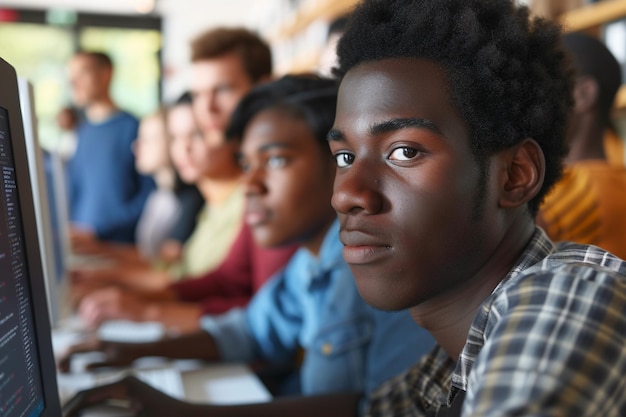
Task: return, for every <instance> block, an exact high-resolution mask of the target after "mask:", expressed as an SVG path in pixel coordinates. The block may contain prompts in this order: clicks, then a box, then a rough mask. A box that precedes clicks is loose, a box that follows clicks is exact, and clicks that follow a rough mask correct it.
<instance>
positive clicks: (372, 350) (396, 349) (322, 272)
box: [201, 221, 434, 395]
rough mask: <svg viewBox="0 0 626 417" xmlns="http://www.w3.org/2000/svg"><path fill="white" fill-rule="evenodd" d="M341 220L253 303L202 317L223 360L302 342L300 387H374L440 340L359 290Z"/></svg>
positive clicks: (289, 351)
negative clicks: (345, 251)
mask: <svg viewBox="0 0 626 417" xmlns="http://www.w3.org/2000/svg"><path fill="white" fill-rule="evenodd" d="M341 251H342V244H341V242H340V241H339V223H338V222H337V221H336V222H335V223H334V224H333V225H332V227H331V228H330V230H329V231H328V233H327V234H326V237H325V239H324V242H323V243H322V247H321V249H320V253H319V257H318V258H316V257H314V256H313V255H312V254H311V253H310V252H309V251H307V250H306V249H299V250H298V251H297V252H296V253H295V254H294V256H293V257H292V258H291V260H290V261H289V262H288V264H287V266H286V267H285V269H284V270H283V271H282V272H280V273H279V274H278V275H276V276H274V277H273V278H272V279H271V280H270V281H268V282H267V283H266V284H265V285H264V286H263V287H262V288H261V290H260V291H259V292H258V293H257V294H256V295H255V296H254V298H253V299H252V301H251V303H250V305H249V306H248V308H247V309H245V310H244V309H237V310H231V311H230V312H229V313H226V314H224V315H222V316H217V317H210V316H205V317H203V318H202V320H201V323H202V327H203V328H204V329H205V330H206V331H208V332H209V333H210V334H211V335H212V336H213V337H214V338H215V341H216V343H217V345H218V348H219V350H220V353H221V355H222V358H223V359H224V360H233V361H251V360H254V359H265V360H269V361H284V360H285V359H286V358H289V357H291V356H292V355H293V354H294V352H296V351H297V349H298V348H299V347H302V348H304V349H305V351H306V354H305V358H304V362H303V364H302V367H301V381H300V382H301V388H302V394H305V395H312V394H321V393H329V392H340V391H350V392H366V393H368V392H370V391H371V390H372V389H373V388H375V387H376V386H378V385H379V384H380V383H382V382H383V381H384V380H386V379H388V378H389V377H391V376H392V375H395V374H397V373H399V372H401V371H402V370H405V369H407V368H408V367H409V366H411V365H412V364H413V363H415V362H416V361H417V360H418V359H419V358H420V357H421V356H422V355H423V354H425V353H427V352H428V351H430V349H431V348H432V346H433V344H434V341H433V339H432V337H431V336H430V334H429V333H427V332H426V331H425V330H423V329H422V328H420V327H419V326H418V325H417V324H415V322H414V321H413V320H412V318H411V316H410V314H409V313H408V311H402V312H394V313H389V312H382V311H378V310H375V309H374V308H372V307H370V306H368V305H367V304H366V303H365V302H364V301H363V299H362V298H361V297H360V295H359V293H358V291H357V288H356V284H355V282H354V278H353V276H352V273H351V272H350V269H349V267H348V265H347V264H346V263H345V261H344V260H343V258H342V256H341Z"/></svg>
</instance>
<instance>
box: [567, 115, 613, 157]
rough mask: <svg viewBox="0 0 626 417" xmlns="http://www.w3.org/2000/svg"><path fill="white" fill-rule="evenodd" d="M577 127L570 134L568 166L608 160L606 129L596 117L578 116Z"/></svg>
mask: <svg viewBox="0 0 626 417" xmlns="http://www.w3.org/2000/svg"><path fill="white" fill-rule="evenodd" d="M576 117H578V120H577V121H576V127H575V128H574V129H573V130H570V132H569V147H570V149H569V152H568V154H567V157H566V158H565V163H566V164H572V163H575V162H580V161H585V160H590V159H595V160H606V154H605V152H604V134H605V131H606V127H605V125H604V123H601V122H600V121H599V120H598V119H597V118H596V117H592V116H589V115H577V116H576Z"/></svg>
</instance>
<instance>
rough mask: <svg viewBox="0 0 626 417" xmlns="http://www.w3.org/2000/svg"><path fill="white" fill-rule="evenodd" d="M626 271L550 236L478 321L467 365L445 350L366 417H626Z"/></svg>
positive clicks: (393, 387)
mask: <svg viewBox="0 0 626 417" xmlns="http://www.w3.org/2000/svg"><path fill="white" fill-rule="evenodd" d="M625 277H626V263H625V262H624V261H622V260H621V259H619V258H616V257H615V256H613V255H611V254H610V253H608V252H606V251H604V250H602V249H600V248H597V247H594V246H586V245H576V244H572V243H561V244H559V245H556V246H555V245H554V244H553V243H552V242H551V241H550V240H549V239H548V238H547V237H546V235H545V234H544V232H543V231H542V230H541V229H537V230H536V232H535V234H534V236H533V238H532V240H531V242H530V243H529V245H528V246H527V248H526V250H525V251H524V253H523V254H522V256H521V257H520V259H519V260H518V262H517V264H516V265H515V266H514V267H513V268H512V269H511V271H510V272H509V274H508V275H507V276H506V277H505V279H504V280H503V281H502V282H501V283H500V284H499V286H498V287H497V288H496V289H495V290H494V292H493V294H492V295H491V296H490V297H489V298H488V299H487V300H485V302H484V303H483V305H482V307H481V310H480V311H479V313H478V315H477V316H476V318H475V319H474V322H473V323H472V326H471V328H470V331H469V333H468V336H467V341H466V344H465V347H464V348H463V351H462V353H461V355H460V357H459V360H458V361H457V362H456V364H455V363H454V361H453V360H452V359H451V358H450V357H448V356H447V355H446V353H445V352H444V351H443V350H442V349H441V348H439V347H435V349H434V350H433V351H432V352H431V354H429V355H428V356H427V357H425V358H423V359H422V360H421V361H420V362H419V363H418V364H417V365H415V366H414V367H413V368H411V369H410V370H408V371H407V372H406V373H405V374H403V375H400V376H398V377H396V378H395V379H393V380H390V381H388V382H387V383H385V384H383V385H382V386H381V387H380V388H379V389H378V390H377V391H375V392H374V393H373V394H372V396H371V398H370V402H369V408H368V410H367V412H366V415H368V416H372V417H378V416H424V417H435V416H437V413H438V412H440V411H441V410H445V409H446V408H447V407H448V406H449V404H450V402H451V401H452V399H453V398H454V396H455V394H456V392H457V390H463V391H467V396H466V398H465V401H464V404H463V416H481V417H486V416H493V417H496V416H498V417H501V416H506V415H520V416H521V415H523V416H555V417H556V416H559V417H560V416H577V417H583V416H603V417H604V416H616V417H617V416H624V415H626V395H624V394H623V393H624V389H626V377H625V376H624V375H626V278H625Z"/></svg>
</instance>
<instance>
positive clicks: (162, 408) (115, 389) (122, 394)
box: [63, 376, 192, 417]
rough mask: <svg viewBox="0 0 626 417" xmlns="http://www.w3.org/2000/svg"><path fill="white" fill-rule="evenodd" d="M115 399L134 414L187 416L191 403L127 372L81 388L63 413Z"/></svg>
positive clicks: (72, 413)
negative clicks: (124, 375)
mask: <svg viewBox="0 0 626 417" xmlns="http://www.w3.org/2000/svg"><path fill="white" fill-rule="evenodd" d="M111 400H114V401H116V402H123V403H125V404H127V405H128V408H129V410H130V411H131V412H132V413H133V414H134V415H136V416H188V415H190V413H189V412H187V411H188V409H190V408H192V406H191V405H190V404H188V403H185V402H183V401H179V400H176V399H174V398H172V397H169V396H167V395H166V394H164V393H162V392H161V391H158V390H156V389H154V388H152V387H151V386H149V385H148V384H145V383H143V382H141V381H140V380H138V379H137V378H135V377H133V376H128V377H126V378H124V379H121V380H120V381H117V382H114V383H112V384H107V385H102V386H99V387H96V388H92V389H89V390H85V391H81V392H79V393H78V394H76V396H75V397H74V398H72V399H71V400H70V401H68V402H67V404H65V406H64V407H63V416H64V417H77V416H79V415H80V411H82V410H84V409H86V408H89V407H93V406H96V405H99V404H106V403H107V402H111Z"/></svg>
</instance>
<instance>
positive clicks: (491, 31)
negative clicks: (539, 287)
mask: <svg viewBox="0 0 626 417" xmlns="http://www.w3.org/2000/svg"><path fill="white" fill-rule="evenodd" d="M337 54H338V67H337V68H335V69H334V70H333V71H334V73H335V75H337V76H338V77H339V78H341V77H343V76H344V75H345V74H346V73H347V72H348V71H349V70H350V69H351V68H354V67H356V66H358V65H359V64H362V63H364V62H370V61H377V60H383V59H388V58H419V59H429V60H433V61H435V62H437V63H438V65H440V66H441V68H442V69H443V70H444V72H445V74H446V76H447V79H448V82H449V85H450V89H451V91H450V97H451V100H452V101H453V102H454V103H455V105H456V106H457V107H458V109H459V111H460V112H461V114H462V115H463V117H464V119H465V120H466V121H467V123H468V125H469V127H470V130H471V139H470V140H471V147H472V152H473V154H474V156H475V158H476V160H477V161H478V164H479V166H480V167H481V169H482V171H483V173H484V175H483V181H486V178H487V177H488V175H489V173H488V172H487V164H486V161H487V158H488V157H489V156H490V155H492V154H493V153H495V152H498V151H500V150H503V149H506V148H509V147H511V146H514V145H516V144H518V143H520V142H522V141H523V140H524V139H527V138H532V139H534V140H535V141H536V142H537V143H538V144H539V146H540V147H541V149H542V150H543V154H544V157H545V161H546V172H545V178H544V182H543V186H542V188H541V190H540V191H539V193H538V194H537V195H536V196H535V197H534V198H533V199H532V200H531V201H530V202H529V203H528V208H529V211H530V213H531V215H533V216H534V215H536V213H537V209H538V207H539V205H540V203H541V201H542V200H543V197H544V196H545V194H546V193H547V192H548V190H549V189H550V188H551V187H552V186H553V185H554V183H555V182H556V181H558V179H559V178H560V175H561V172H562V160H563V157H564V156H565V155H566V153H567V146H566V141H565V133H566V124H567V118H568V114H569V110H570V108H571V106H572V97H571V89H572V86H573V71H572V69H571V66H570V63H569V60H568V56H567V54H566V53H565V51H564V49H563V45H562V39H561V29H560V27H559V26H557V25H556V24H555V23H554V22H550V21H547V20H544V19H539V18H530V16H529V11H528V9H527V8H526V7H518V6H516V5H515V4H514V2H513V1H512V0H365V1H364V2H362V3H361V4H360V5H359V6H357V8H356V9H355V10H354V12H353V14H352V16H351V20H350V22H349V23H348V27H347V30H346V33H345V34H344V35H343V37H342V38H341V40H340V42H339V45H338V48H337ZM481 186H483V187H484V183H483V184H481Z"/></svg>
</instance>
